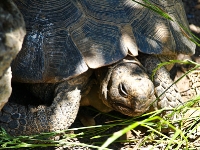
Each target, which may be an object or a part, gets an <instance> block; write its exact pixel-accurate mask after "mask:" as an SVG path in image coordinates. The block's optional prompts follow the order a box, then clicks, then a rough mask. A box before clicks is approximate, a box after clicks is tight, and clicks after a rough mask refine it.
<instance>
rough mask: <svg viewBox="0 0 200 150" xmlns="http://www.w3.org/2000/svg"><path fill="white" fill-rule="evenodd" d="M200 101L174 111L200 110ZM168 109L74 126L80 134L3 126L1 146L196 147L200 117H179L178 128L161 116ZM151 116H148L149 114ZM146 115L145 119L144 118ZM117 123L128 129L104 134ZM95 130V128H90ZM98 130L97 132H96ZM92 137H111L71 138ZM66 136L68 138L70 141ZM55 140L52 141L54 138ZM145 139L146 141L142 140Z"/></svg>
mask: <svg viewBox="0 0 200 150" xmlns="http://www.w3.org/2000/svg"><path fill="white" fill-rule="evenodd" d="M198 102H200V96H199V97H196V98H194V99H192V100H190V101H188V102H186V103H185V104H184V105H182V106H179V107H178V108H175V109H173V111H172V113H175V112H178V113H182V114H184V113H185V112H186V111H187V110H197V111H200V108H199V107H193V106H194V104H196V103H198ZM163 111H165V110H164V109H162V110H157V111H154V112H150V113H148V114H144V115H143V116H140V117H137V118H128V119H120V120H119V118H116V117H115V118H114V116H113V119H114V120H113V122H112V123H109V124H105V125H97V126H91V127H82V128H73V129H70V130H78V131H79V133H77V134H74V133H71V134H70V133H69V131H70V130H67V131H58V132H51V133H41V134H39V135H33V136H17V137H12V136H10V135H9V134H7V133H6V132H5V131H4V130H3V129H2V130H1V132H0V145H1V148H0V149H7V148H23V147H24V148H34V147H48V146H72V145H79V146H87V147H90V148H94V149H100V150H104V149H109V148H108V146H109V145H110V144H111V143H113V142H129V143H131V142H135V143H138V142H139V141H140V145H139V147H140V146H146V145H148V144H150V145H153V146H154V147H156V146H157V145H159V144H160V143H163V142H164V144H165V147H166V148H165V149H171V148H172V147H173V149H177V150H178V149H180V148H183V147H185V148H186V149H189V148H193V143H194V142H197V141H199V142H200V139H199V137H195V138H196V139H195V140H194V139H192V142H191V141H190V140H191V135H192V134H194V131H195V130H196V129H197V127H198V126H199V125H200V123H199V121H200V116H195V117H193V118H192V117H189V118H184V117H183V118H182V119H181V120H176V121H177V122H179V124H180V127H179V128H177V127H174V126H173V125H172V124H174V122H171V119H169V118H171V117H170V116H169V117H165V118H161V117H160V115H161V113H163ZM146 116H148V117H146ZM141 118H145V119H141ZM191 120H192V123H189V124H188V125H187V126H185V125H184V124H185V122H191ZM116 126H122V127H124V126H126V127H125V128H123V129H121V130H119V131H117V132H115V133H113V134H112V135H107V134H104V133H105V131H106V130H108V129H110V128H114V127H116ZM139 126H140V127H144V128H146V129H147V132H148V134H145V135H144V136H142V137H140V138H138V139H127V140H124V141H120V140H119V138H120V136H122V135H124V134H126V133H127V132H128V131H130V130H132V131H134V130H135V132H137V130H136V129H137V127H139ZM166 127H167V128H168V127H170V128H171V129H173V130H174V134H173V136H172V137H170V136H168V135H166V134H163V133H162V132H161V128H166ZM88 129H92V130H88ZM94 133H95V134H94ZM55 135H62V139H60V140H53V139H52V137H54V136H55ZM75 137H76V138H80V139H81V138H89V139H90V140H94V141H97V140H98V139H100V138H102V137H106V138H107V137H108V138H107V140H106V141H105V143H103V144H102V143H95V142H94V144H92V145H89V144H85V143H75V142H71V141H70V139H72V138H75ZM66 138H67V139H68V140H66ZM50 139H52V140H50ZM141 140H142V141H141Z"/></svg>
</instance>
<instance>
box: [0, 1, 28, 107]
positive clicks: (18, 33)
mask: <svg viewBox="0 0 200 150" xmlns="http://www.w3.org/2000/svg"><path fill="white" fill-rule="evenodd" d="M24 36H25V23H24V20H23V17H22V14H21V13H20V11H19V10H18V8H17V6H16V5H15V4H14V3H13V2H12V1H1V2H0V66H1V67H0V110H1V109H2V107H3V106H4V105H5V103H6V102H7V101H8V98H9V96H10V94H11V77H12V75H11V68H10V64H11V61H12V60H13V59H14V58H15V56H16V55H17V53H18V52H19V50H20V49H21V46H22V42H23V38H24Z"/></svg>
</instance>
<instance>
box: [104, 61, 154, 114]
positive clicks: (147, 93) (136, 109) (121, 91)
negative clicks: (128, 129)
mask: <svg viewBox="0 0 200 150" xmlns="http://www.w3.org/2000/svg"><path fill="white" fill-rule="evenodd" d="M101 88H102V89H101V90H102V95H101V96H102V100H103V102H104V104H106V105H107V106H108V107H111V108H113V109H114V110H116V111H119V112H121V113H123V114H125V115H128V116H139V115H141V114H143V113H144V112H146V111H147V110H148V109H149V107H150V105H151V104H152V103H153V101H154V100H155V96H154V85H153V83H152V81H151V80H150V79H149V77H148V75H147V74H146V73H145V70H144V68H143V67H142V66H141V65H140V64H139V62H138V61H134V60H123V61H121V62H120V63H117V64H116V65H114V66H113V67H111V68H110V69H109V70H108V74H107V76H106V77H105V78H104V80H103V82H102V86H101Z"/></svg>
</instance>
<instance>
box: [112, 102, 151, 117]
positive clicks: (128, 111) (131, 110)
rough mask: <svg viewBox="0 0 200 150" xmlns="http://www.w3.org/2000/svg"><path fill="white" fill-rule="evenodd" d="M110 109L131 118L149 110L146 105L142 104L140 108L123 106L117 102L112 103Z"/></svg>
mask: <svg viewBox="0 0 200 150" xmlns="http://www.w3.org/2000/svg"><path fill="white" fill-rule="evenodd" d="M112 107H113V108H114V110H116V111H119V112H121V113H122V114H124V115H128V116H131V117H136V116H139V115H142V114H143V113H145V112H146V111H147V110H148V109H149V106H147V105H146V104H143V105H140V106H137V105H134V107H133V106H129V105H124V104H122V103H119V102H114V103H112Z"/></svg>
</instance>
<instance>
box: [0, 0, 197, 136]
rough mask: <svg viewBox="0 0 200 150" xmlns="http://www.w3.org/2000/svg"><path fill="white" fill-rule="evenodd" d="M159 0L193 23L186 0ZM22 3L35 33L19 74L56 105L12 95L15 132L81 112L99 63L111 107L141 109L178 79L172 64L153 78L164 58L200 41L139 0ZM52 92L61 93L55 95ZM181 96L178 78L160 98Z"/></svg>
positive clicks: (16, 66)
mask: <svg viewBox="0 0 200 150" xmlns="http://www.w3.org/2000/svg"><path fill="white" fill-rule="evenodd" d="M139 2H141V3H143V2H142V0H140V1H139ZM151 2H152V3H153V4H155V5H158V6H159V7H160V8H161V9H163V10H164V11H166V12H168V13H169V14H171V16H172V18H173V19H176V20H177V21H178V22H181V23H182V24H183V26H186V27H188V24H187V20H186V17H185V12H184V9H183V5H182V2H181V0H178V1H173V0H167V1H162V0H159V1H158V0H151ZM15 3H16V4H17V6H18V8H19V9H20V11H21V13H22V14H23V16H24V20H25V23H26V31H27V34H26V37H25V40H24V43H23V46H22V50H21V51H20V53H19V54H18V55H17V57H16V58H15V60H14V61H13V62H12V72H13V81H15V82H21V83H24V86H27V85H28V88H29V89H30V90H31V91H32V92H33V93H34V94H35V95H36V96H38V97H40V98H41V99H43V100H44V101H45V102H47V103H48V106H47V105H39V106H37V107H35V106H32V105H29V106H28V107H27V108H26V107H25V106H23V105H20V104H16V103H10V102H9V103H8V104H7V105H6V106H5V107H4V108H3V110H2V111H1V114H0V125H1V126H2V127H4V128H5V129H6V130H7V131H8V132H9V133H11V134H14V135H18V134H20V135H22V134H27V135H28V134H34V133H40V132H49V131H54V130H58V129H59V130H62V129H67V128H68V127H69V126H70V125H71V124H72V123H73V121H74V119H75V117H76V115H77V112H78V108H79V106H80V100H81V96H83V95H84V94H87V93H88V92H89V90H90V88H91V85H92V76H91V75H92V74H93V71H95V72H96V74H97V78H98V79H99V82H100V84H101V85H100V89H99V93H100V95H101V99H102V101H103V102H104V104H105V105H106V106H107V107H108V108H110V109H114V110H117V111H120V112H122V113H124V114H126V115H129V116H137V115H141V114H142V113H144V112H145V111H147V110H148V108H149V106H150V103H152V102H153V101H154V99H155V96H156V97H159V95H160V93H162V92H164V91H165V89H166V88H167V86H168V85H170V84H171V83H172V82H173V81H172V80H171V78H170V76H169V73H168V71H167V69H165V68H164V67H162V68H161V69H159V71H158V72H157V73H156V75H155V78H154V80H153V81H151V80H150V78H149V75H150V74H151V72H152V70H153V69H154V68H155V67H156V66H157V64H158V63H160V62H161V61H163V60H169V59H172V58H176V56H177V54H178V53H184V54H193V53H194V49H195V44H194V43H192V42H191V41H190V40H189V38H188V37H187V36H185V34H186V33H185V32H183V31H182V30H181V28H179V26H178V25H177V24H176V23H175V22H172V21H170V20H166V19H165V18H163V17H161V16H160V15H158V14H157V13H155V12H153V11H152V10H149V9H148V8H146V7H144V6H142V5H140V4H138V3H136V2H133V1H131V0H110V1H107V0H102V1H98V0H81V1H78V0H76V1H74V0H57V1H55V0H46V1H31V0H16V1H15ZM138 51H139V52H140V53H139V55H138ZM129 55H131V57H129ZM137 55H138V59H139V60H137V59H135V56H137ZM140 62H141V63H142V65H143V66H144V67H142V65H141V64H140ZM108 66H109V67H108ZM104 67H105V68H106V71H104V69H105V68H104ZM168 69H169V68H168ZM145 70H146V71H145ZM141 85H142V86H141ZM143 87H145V88H143ZM144 89H146V90H144ZM136 95H137V96H136ZM138 95H139V96H138ZM49 99H53V100H52V101H51V102H50V103H49ZM180 100H181V97H180V94H179V92H178V91H177V90H176V86H175V85H173V86H171V88H170V90H169V92H168V93H166V94H164V95H163V96H162V97H161V98H160V100H159V101H158V102H157V103H156V104H155V105H157V106H156V107H158V108H159V107H161V108H164V107H176V106H177V105H179V104H180V102H179V101H180ZM135 104H137V105H135ZM94 105H95V106H96V105H98V104H94ZM100 109H101V108H100ZM103 111H104V110H103ZM106 111H107V110H106Z"/></svg>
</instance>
